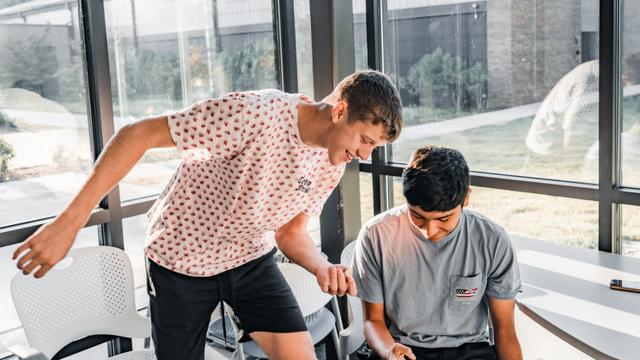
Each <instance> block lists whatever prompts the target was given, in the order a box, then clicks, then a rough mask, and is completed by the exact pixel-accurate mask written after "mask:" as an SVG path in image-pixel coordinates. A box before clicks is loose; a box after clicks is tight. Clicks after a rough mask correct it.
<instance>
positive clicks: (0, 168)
mask: <svg viewBox="0 0 640 360" xmlns="http://www.w3.org/2000/svg"><path fill="white" fill-rule="evenodd" d="M14 157H15V153H14V152H13V147H12V146H11V144H9V143H8V142H6V141H4V140H3V139H0V182H3V181H5V180H7V179H8V177H9V164H8V163H9V160H11V159H13V158H14Z"/></svg>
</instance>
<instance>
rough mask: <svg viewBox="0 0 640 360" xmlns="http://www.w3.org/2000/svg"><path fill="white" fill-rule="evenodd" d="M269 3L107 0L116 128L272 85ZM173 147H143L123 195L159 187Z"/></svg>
mask: <svg viewBox="0 0 640 360" xmlns="http://www.w3.org/2000/svg"><path fill="white" fill-rule="evenodd" d="M271 3H272V2H271V1H250V0H243V1H237V0H236V1H232V0H218V1H211V0H192V1H189V2H176V1H170V0H135V1H115V0H113V1H106V2H105V16H106V27H107V37H108V39H107V40H108V46H109V63H110V70H111V91H112V93H113V103H114V105H113V111H114V116H115V122H116V128H117V129H119V128H120V127H122V126H123V125H125V124H128V123H131V122H133V121H136V120H138V119H140V118H145V117H149V116H153V115H159V114H162V113H166V112H169V111H174V110H178V109H182V108H185V107H188V106H190V105H191V104H192V103H194V102H196V101H199V100H203V99H207V98H212V97H218V96H220V95H223V94H224V93H227V92H230V91H242V90H251V89H260V88H279V87H280V86H279V84H278V81H277V80H276V63H275V56H274V49H275V47H274V42H273V19H272V14H273V12H272V9H271ZM178 158H179V156H178V154H177V153H176V151H175V150H173V149H171V150H167V149H161V150H153V151H150V152H148V153H147V154H146V155H145V157H144V158H143V159H142V162H141V163H139V164H138V165H137V166H136V167H135V168H134V169H133V170H132V171H131V173H129V175H128V176H127V177H125V179H124V180H123V181H122V183H121V184H122V186H121V191H122V199H123V200H128V199H132V198H137V197H141V196H145V195H152V194H157V193H159V192H160V191H161V190H162V188H163V187H164V185H165V184H166V183H167V181H168V179H169V177H170V176H171V174H172V173H173V171H174V170H175V168H176V166H177V164H178V160H177V159H178Z"/></svg>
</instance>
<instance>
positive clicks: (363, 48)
mask: <svg viewBox="0 0 640 360" xmlns="http://www.w3.org/2000/svg"><path fill="white" fill-rule="evenodd" d="M366 10H367V2H366V0H353V47H354V56H355V61H356V71H358V70H365V69H368V68H369V60H368V59H367V56H368V55H367V54H368V52H367V16H366Z"/></svg>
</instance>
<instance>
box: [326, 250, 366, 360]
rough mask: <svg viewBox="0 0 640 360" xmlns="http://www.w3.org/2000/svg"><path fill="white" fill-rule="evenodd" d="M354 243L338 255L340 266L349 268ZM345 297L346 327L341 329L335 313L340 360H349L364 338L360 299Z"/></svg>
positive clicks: (340, 323) (335, 301) (339, 318)
mask: <svg viewBox="0 0 640 360" xmlns="http://www.w3.org/2000/svg"><path fill="white" fill-rule="evenodd" d="M355 243H356V242H355V241H352V242H350V243H349V244H348V245H347V246H345V248H344V249H343V250H342V254H341V255H340V264H342V265H345V266H351V259H352V258H353V250H354V248H355ZM345 296H346V297H347V311H348V313H347V316H348V322H347V327H346V328H343V326H342V318H341V317H340V315H339V314H340V312H339V311H337V310H336V311H335V313H336V314H338V319H337V323H338V337H339V342H338V344H339V345H338V347H337V348H338V349H339V353H338V354H339V356H340V359H344V360H349V355H351V354H353V353H354V352H355V351H356V350H358V349H359V348H360V347H361V346H362V344H363V343H364V341H365V337H364V316H363V315H362V303H361V302H360V299H358V298H357V297H354V296H350V295H345ZM332 301H333V308H334V309H338V301H337V299H336V298H335V297H334V299H333V300H332Z"/></svg>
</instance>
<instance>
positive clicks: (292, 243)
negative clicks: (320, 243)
mask: <svg viewBox="0 0 640 360" xmlns="http://www.w3.org/2000/svg"><path fill="white" fill-rule="evenodd" d="M278 248H279V249H280V251H282V253H283V254H284V255H285V256H286V257H287V258H288V259H289V260H291V261H293V262H294V263H296V264H298V265H300V266H302V267H303V268H305V269H306V270H307V271H309V272H310V273H312V274H315V273H316V271H317V270H318V268H319V267H320V266H323V265H329V263H328V261H327V260H325V259H324V257H322V255H321V254H320V251H318V249H317V248H316V246H315V244H314V243H313V241H312V240H311V238H310V237H309V234H307V232H306V231H305V232H302V231H298V232H288V233H286V235H283V236H281V237H280V238H279V240H278Z"/></svg>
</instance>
